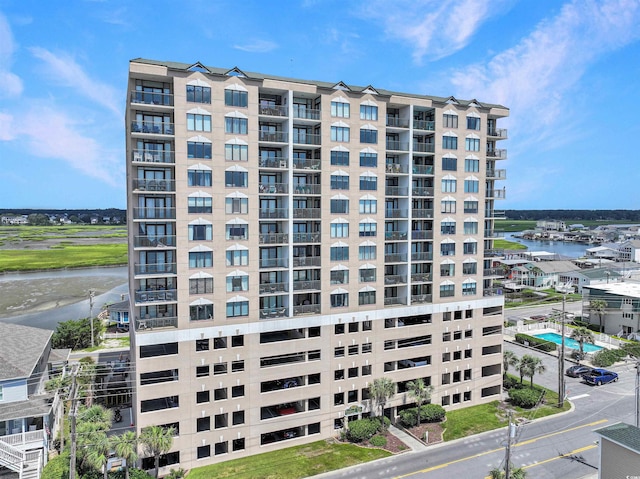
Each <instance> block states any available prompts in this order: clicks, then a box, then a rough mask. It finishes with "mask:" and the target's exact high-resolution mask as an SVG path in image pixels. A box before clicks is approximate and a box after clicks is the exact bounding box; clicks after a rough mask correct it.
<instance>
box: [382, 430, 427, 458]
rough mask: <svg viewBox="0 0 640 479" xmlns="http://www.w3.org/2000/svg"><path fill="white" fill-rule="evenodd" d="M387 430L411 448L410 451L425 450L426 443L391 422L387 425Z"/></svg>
mask: <svg viewBox="0 0 640 479" xmlns="http://www.w3.org/2000/svg"><path fill="white" fill-rule="evenodd" d="M389 432H390V433H391V434H393V435H394V436H396V437H397V438H398V439H400V440H401V441H402V442H404V443H405V444H406V445H407V446H409V447H410V448H411V451H412V452H419V451H426V450H427V445H426V444H424V443H423V442H420V441H418V440H417V439H416V438H415V437H413V436H412V435H410V434H407V433H406V432H404V431H402V430H401V429H398V428H397V427H395V426H394V425H393V424H390V425H389Z"/></svg>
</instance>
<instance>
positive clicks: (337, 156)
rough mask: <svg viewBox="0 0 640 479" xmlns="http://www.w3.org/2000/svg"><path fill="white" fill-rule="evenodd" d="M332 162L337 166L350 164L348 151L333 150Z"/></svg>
mask: <svg viewBox="0 0 640 479" xmlns="http://www.w3.org/2000/svg"><path fill="white" fill-rule="evenodd" d="M331 164H332V165H336V166H349V152H348V151H332V152H331Z"/></svg>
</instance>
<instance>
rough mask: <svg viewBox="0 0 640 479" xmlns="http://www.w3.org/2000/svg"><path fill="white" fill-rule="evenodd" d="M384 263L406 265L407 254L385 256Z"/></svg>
mask: <svg viewBox="0 0 640 479" xmlns="http://www.w3.org/2000/svg"><path fill="white" fill-rule="evenodd" d="M384 262H385V263H406V262H407V254H406V253H396V254H385V255H384Z"/></svg>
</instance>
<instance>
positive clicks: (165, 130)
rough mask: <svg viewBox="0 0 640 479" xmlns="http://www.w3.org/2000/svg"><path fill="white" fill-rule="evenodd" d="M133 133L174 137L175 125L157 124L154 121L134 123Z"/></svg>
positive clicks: (132, 126) (132, 125)
mask: <svg viewBox="0 0 640 479" xmlns="http://www.w3.org/2000/svg"><path fill="white" fill-rule="evenodd" d="M131 132H132V133H149V134H152V135H173V132H174V129H173V123H156V122H153V121H132V122H131Z"/></svg>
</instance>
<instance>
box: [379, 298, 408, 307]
mask: <svg viewBox="0 0 640 479" xmlns="http://www.w3.org/2000/svg"><path fill="white" fill-rule="evenodd" d="M396 304H407V299H406V298H405V297H404V296H402V297H400V296H386V297H385V298H384V305H385V306H393V305H396Z"/></svg>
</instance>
